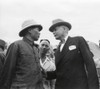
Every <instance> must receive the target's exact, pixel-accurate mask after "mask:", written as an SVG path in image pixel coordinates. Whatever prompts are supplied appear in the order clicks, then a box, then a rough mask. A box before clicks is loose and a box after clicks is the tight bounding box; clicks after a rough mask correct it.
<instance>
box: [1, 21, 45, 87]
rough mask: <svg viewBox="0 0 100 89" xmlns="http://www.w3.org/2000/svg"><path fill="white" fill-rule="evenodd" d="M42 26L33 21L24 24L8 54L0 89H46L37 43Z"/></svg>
mask: <svg viewBox="0 0 100 89" xmlns="http://www.w3.org/2000/svg"><path fill="white" fill-rule="evenodd" d="M42 28H43V27H42V26H41V25H40V24H37V23H36V22H35V21H34V20H33V19H32V20H26V21H24V22H23V24H22V30H21V31H20V32H19V36H20V37H22V40H17V41H15V42H13V43H12V44H11V45H10V46H9V48H8V50H7V53H6V61H5V65H4V67H3V71H2V73H1V77H0V89H44V88H43V83H42V73H41V67H40V61H39V50H38V45H37V44H35V42H34V41H37V40H38V39H39V37H40V31H41V30H42Z"/></svg>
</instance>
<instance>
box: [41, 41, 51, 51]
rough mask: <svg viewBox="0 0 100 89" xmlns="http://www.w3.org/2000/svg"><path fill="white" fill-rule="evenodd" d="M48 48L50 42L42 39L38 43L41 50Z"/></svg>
mask: <svg viewBox="0 0 100 89" xmlns="http://www.w3.org/2000/svg"><path fill="white" fill-rule="evenodd" d="M49 48H50V44H49V43H48V41H42V42H41V43H40V49H41V51H42V52H47V51H48V50H49Z"/></svg>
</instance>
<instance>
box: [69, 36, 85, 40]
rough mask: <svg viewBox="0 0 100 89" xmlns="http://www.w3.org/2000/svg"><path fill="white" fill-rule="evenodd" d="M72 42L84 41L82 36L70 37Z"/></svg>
mask: <svg viewBox="0 0 100 89" xmlns="http://www.w3.org/2000/svg"><path fill="white" fill-rule="evenodd" d="M70 38H71V39H72V40H73V41H86V40H85V38H84V37H83V36H74V37H70Z"/></svg>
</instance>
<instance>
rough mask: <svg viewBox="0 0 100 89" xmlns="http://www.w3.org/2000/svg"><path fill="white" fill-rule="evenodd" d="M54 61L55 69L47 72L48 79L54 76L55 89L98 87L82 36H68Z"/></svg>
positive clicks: (91, 57)
mask: <svg viewBox="0 0 100 89" xmlns="http://www.w3.org/2000/svg"><path fill="white" fill-rule="evenodd" d="M55 62H56V71H55V72H52V73H47V75H48V79H51V78H55V77H56V85H55V89H99V81H98V77H97V71H96V67H95V64H94V61H93V55H92V53H91V52H90V50H89V47H88V45H87V42H86V41H85V40H84V38H83V37H73V38H72V37H68V40H67V41H66V43H65V45H64V47H63V49H62V51H61V52H59V50H57V51H56V53H55Z"/></svg>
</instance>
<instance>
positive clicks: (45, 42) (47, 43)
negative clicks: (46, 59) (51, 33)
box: [40, 40, 50, 46]
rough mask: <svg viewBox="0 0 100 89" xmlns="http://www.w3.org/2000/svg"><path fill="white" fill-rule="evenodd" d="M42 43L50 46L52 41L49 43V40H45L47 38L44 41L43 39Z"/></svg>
mask: <svg viewBox="0 0 100 89" xmlns="http://www.w3.org/2000/svg"><path fill="white" fill-rule="evenodd" d="M40 45H48V46H49V45H50V43H49V42H48V41H45V40H44V41H42V42H41V43H40Z"/></svg>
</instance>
